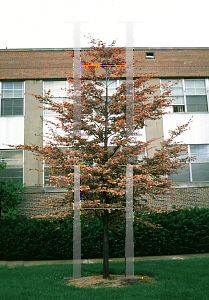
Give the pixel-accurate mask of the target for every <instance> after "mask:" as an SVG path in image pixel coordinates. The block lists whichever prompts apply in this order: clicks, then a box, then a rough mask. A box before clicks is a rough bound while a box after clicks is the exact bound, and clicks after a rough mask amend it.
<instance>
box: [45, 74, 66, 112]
mask: <svg viewBox="0 0 209 300" xmlns="http://www.w3.org/2000/svg"><path fill="white" fill-rule="evenodd" d="M46 82H65V89H66V91H65V96H64V97H63V96H59V97H54V98H55V99H57V98H59V99H60V100H61V99H64V98H67V97H68V90H69V88H70V82H69V81H68V80H66V79H65V80H43V96H44V97H45V95H46V92H48V90H46V89H45V83H46ZM51 95H52V96H54V95H53V92H52V93H51ZM60 100H59V101H60ZM45 107H46V105H43V116H44V117H54V116H56V115H57V113H55V112H53V111H51V110H48V109H46V108H45ZM47 111H48V113H46V112H47Z"/></svg>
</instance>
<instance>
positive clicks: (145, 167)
mask: <svg viewBox="0 0 209 300" xmlns="http://www.w3.org/2000/svg"><path fill="white" fill-rule="evenodd" d="M81 64H82V66H83V67H82V73H81V90H80V95H81V135H80V136H78V135H75V134H74V131H73V104H74V101H75V100H74V99H75V98H74V93H75V90H74V89H73V86H71V88H70V89H69V90H68V97H67V98H64V99H63V101H62V102H56V101H54V99H53V95H51V92H50V91H47V92H46V94H45V95H44V96H42V95H35V97H36V98H37V100H38V101H39V102H40V103H42V104H43V105H44V106H45V109H49V110H51V111H54V112H55V113H56V118H55V119H56V120H55V121H54V120H53V121H52V120H44V121H45V122H46V124H47V125H48V126H49V127H50V131H49V133H48V135H47V136H46V137H44V145H43V146H38V145H34V144H31V145H19V146H18V147H17V148H24V149H25V150H29V151H32V152H33V153H34V155H35V157H36V159H39V160H44V163H45V165H47V166H48V168H47V173H49V174H50V176H49V177H50V180H51V181H54V182H56V185H57V186H59V187H66V188H67V193H66V196H65V198H63V199H62V200H59V199H54V198H52V199H48V200H47V204H48V206H49V207H51V211H50V212H49V213H47V214H44V215H42V217H43V218H55V219H62V218H66V217H69V216H72V213H73V210H72V203H73V192H74V191H73V182H74V181H73V180H74V165H80V181H81V184H80V191H81V207H82V208H85V207H97V208H101V207H103V208H108V207H111V208H114V207H125V205H126V168H125V167H124V166H125V165H128V164H131V165H133V180H134V198H136V197H140V195H143V194H151V195H155V194H162V193H165V192H167V191H168V190H169V189H170V188H171V186H172V180H171V179H170V178H169V177H168V176H169V175H171V174H173V173H178V172H180V171H179V169H180V168H183V167H184V165H185V164H186V163H187V159H186V158H180V155H181V154H182V153H184V147H183V146H182V145H180V144H179V143H177V142H175V138H176V137H177V136H178V135H180V134H181V133H182V132H183V131H184V130H186V128H187V126H188V123H187V124H185V125H182V126H179V127H178V128H177V129H176V130H174V131H172V132H171V135H170V138H169V139H168V140H165V141H163V142H161V148H160V149H156V150H155V153H154V155H153V156H152V157H147V156H145V150H146V149H148V148H149V147H151V146H152V143H153V141H154V138H153V139H152V140H150V141H146V142H142V141H140V139H139V138H138V137H137V133H138V132H139V131H140V130H141V129H143V128H144V126H146V124H145V122H146V120H156V119H160V118H162V115H163V114H164V113H165V110H164V109H165V108H166V107H168V106H170V105H171V100H170V98H168V96H169V95H170V93H171V89H167V90H166V89H164V91H163V93H161V94H160V93H159V88H160V86H159V85H156V84H152V83H151V82H150V81H149V80H150V78H151V77H150V76H142V77H140V78H136V79H134V88H133V85H128V84H126V81H125V67H126V66H125V64H126V59H125V48H121V47H116V46H115V41H113V43H112V44H111V45H110V46H108V47H107V46H106V44H105V43H103V42H101V41H99V40H94V39H91V47H90V51H87V50H86V51H85V50H82V52H81ZM115 79H120V80H122V79H123V81H122V82H121V85H120V86H119V87H118V88H116V92H115V93H114V94H113V95H110V94H109V88H110V84H111V83H112V80H115ZM68 80H69V82H70V83H71V84H72V85H73V76H72V74H69V78H68ZM163 87H164V88H165V87H166V85H163ZM131 89H132V90H133V91H134V108H133V113H134V123H133V133H134V134H135V135H134V134H133V135H132V136H130V135H127V134H126V94H127V92H128V91H129V92H130V91H131ZM135 203H136V202H135ZM136 209H137V205H136V208H135V210H136ZM96 213H97V215H98V216H102V218H103V256H104V260H103V277H104V278H107V277H109V263H108V218H109V213H108V210H101V211H100V212H96Z"/></svg>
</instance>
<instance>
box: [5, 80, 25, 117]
mask: <svg viewBox="0 0 209 300" xmlns="http://www.w3.org/2000/svg"><path fill="white" fill-rule="evenodd" d="M23 98H24V82H19V81H17V82H2V88H1V116H16V115H23V103H24V101H23Z"/></svg>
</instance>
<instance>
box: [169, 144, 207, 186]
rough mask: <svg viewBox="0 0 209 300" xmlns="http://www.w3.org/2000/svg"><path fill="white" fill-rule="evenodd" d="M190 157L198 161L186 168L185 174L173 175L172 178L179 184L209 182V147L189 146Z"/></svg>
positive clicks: (204, 145) (203, 145) (205, 145)
mask: <svg viewBox="0 0 209 300" xmlns="http://www.w3.org/2000/svg"><path fill="white" fill-rule="evenodd" d="M187 149H188V155H189V156H194V157H195V158H196V159H195V160H194V161H191V162H190V163H189V164H188V165H187V166H186V167H185V168H184V171H185V172H184V173H180V174H173V175H172V176H170V178H172V179H174V180H175V181H177V182H198V181H209V145H208V144H201V145H188V146H187Z"/></svg>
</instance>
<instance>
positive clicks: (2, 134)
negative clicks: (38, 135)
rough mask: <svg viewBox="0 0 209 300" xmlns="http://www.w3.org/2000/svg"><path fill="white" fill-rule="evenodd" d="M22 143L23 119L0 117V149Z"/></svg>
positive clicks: (21, 117)
mask: <svg viewBox="0 0 209 300" xmlns="http://www.w3.org/2000/svg"><path fill="white" fill-rule="evenodd" d="M23 143H24V117H23V116H20V117H19V116H18V117H16V116H15V117H12V116H8V117H0V149H10V147H9V146H8V145H19V144H23Z"/></svg>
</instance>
